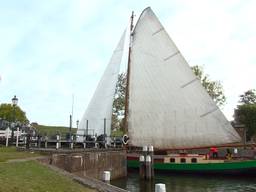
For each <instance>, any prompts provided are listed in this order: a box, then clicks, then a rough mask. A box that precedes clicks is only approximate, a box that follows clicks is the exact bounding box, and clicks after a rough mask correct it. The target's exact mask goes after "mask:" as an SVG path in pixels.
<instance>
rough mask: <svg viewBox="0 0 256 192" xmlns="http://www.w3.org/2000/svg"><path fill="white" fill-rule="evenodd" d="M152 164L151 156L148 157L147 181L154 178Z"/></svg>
mask: <svg viewBox="0 0 256 192" xmlns="http://www.w3.org/2000/svg"><path fill="white" fill-rule="evenodd" d="M151 166H152V163H151V157H150V155H147V156H146V179H148V180H150V179H151V178H152V167H151Z"/></svg>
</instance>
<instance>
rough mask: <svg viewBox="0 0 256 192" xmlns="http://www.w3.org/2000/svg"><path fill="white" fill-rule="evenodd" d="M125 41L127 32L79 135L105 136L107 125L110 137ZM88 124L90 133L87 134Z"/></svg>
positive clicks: (115, 52)
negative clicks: (113, 106)
mask: <svg viewBox="0 0 256 192" xmlns="http://www.w3.org/2000/svg"><path fill="white" fill-rule="evenodd" d="M124 40H125V32H124V33H123V35H122V37H121V39H120V41H119V43H118V45H117V47H116V49H115V51H114V53H113V55H112V57H111V59H110V62H109V64H108V66H107V68H106V70H105V72H104V74H103V76H102V78H101V80H100V82H99V84H98V86H97V89H96V91H95V93H94V95H93V97H92V99H91V101H90V103H89V105H88V107H87V109H86V111H85V113H84V115H83V117H82V119H81V121H80V123H79V127H78V131H77V134H78V135H84V134H90V135H92V134H94V135H98V136H99V135H101V134H104V123H105V131H106V134H107V136H110V133H111V117H112V105H113V99H114V94H115V88H116V83H117V78H118V73H119V69H120V64H121V60H122V55H123V48H124ZM104 119H105V120H104ZM87 122H88V133H86V130H87Z"/></svg>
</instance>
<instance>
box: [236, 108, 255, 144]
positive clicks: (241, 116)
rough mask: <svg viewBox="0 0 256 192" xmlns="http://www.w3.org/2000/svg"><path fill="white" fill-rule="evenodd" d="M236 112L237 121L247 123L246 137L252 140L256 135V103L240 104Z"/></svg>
mask: <svg viewBox="0 0 256 192" xmlns="http://www.w3.org/2000/svg"><path fill="white" fill-rule="evenodd" d="M235 113H236V114H235V121H236V122H238V123H241V124H244V125H245V127H246V137H247V140H250V139H251V137H252V136H254V135H256V104H243V105H239V106H238V107H237V109H236V112H235Z"/></svg>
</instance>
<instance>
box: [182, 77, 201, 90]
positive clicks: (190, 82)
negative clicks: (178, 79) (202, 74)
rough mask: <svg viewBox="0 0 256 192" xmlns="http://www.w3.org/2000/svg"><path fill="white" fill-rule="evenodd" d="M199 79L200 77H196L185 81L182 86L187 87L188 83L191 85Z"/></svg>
mask: <svg viewBox="0 0 256 192" xmlns="http://www.w3.org/2000/svg"><path fill="white" fill-rule="evenodd" d="M197 80H198V78H195V79H193V80H191V81H189V82H188V83H185V84H184V85H182V86H181V88H185V87H187V86H188V85H190V84H192V83H194V82H196V81H197Z"/></svg>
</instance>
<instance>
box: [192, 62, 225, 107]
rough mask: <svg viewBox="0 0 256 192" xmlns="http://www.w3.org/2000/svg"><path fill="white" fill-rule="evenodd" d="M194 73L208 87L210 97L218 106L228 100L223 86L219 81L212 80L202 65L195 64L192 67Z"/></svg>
mask: <svg viewBox="0 0 256 192" xmlns="http://www.w3.org/2000/svg"><path fill="white" fill-rule="evenodd" d="M191 69H192V71H193V72H194V74H195V75H196V76H197V77H198V78H199V79H200V81H201V83H202V85H203V87H204V88H205V89H206V91H207V92H208V94H209V95H210V97H211V98H212V99H213V100H214V101H215V102H216V104H217V105H218V106H223V105H224V104H225V102H226V97H225V95H224V90H223V86H222V85H221V83H220V82H219V81H212V80H210V79H209V76H208V75H207V74H204V71H203V68H202V67H201V66H198V65H195V66H193V67H191Z"/></svg>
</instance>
